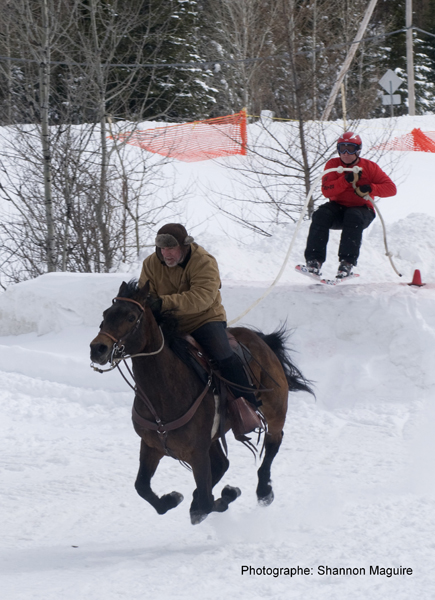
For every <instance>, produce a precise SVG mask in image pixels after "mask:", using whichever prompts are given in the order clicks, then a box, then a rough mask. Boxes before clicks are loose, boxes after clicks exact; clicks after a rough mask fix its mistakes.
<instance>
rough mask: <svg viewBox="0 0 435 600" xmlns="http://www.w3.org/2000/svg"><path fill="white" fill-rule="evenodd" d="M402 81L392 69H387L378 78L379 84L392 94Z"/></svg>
mask: <svg viewBox="0 0 435 600" xmlns="http://www.w3.org/2000/svg"><path fill="white" fill-rule="evenodd" d="M402 82H403V79H400V77H399V76H398V75H396V73H395V72H394V71H392V70H391V69H388V71H387V72H386V73H385V75H384V76H383V77H381V79H380V80H379V85H381V86H382V87H383V88H384V90H385V91H386V92H387V93H388V94H393V93H394V92H395V91H396V90H397V88H398V87H399V86H400V84H401V83H402Z"/></svg>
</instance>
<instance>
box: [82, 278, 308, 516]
mask: <svg viewBox="0 0 435 600" xmlns="http://www.w3.org/2000/svg"><path fill="white" fill-rule="evenodd" d="M148 297H149V285H148V284H146V285H145V286H143V287H142V288H138V286H137V282H136V281H131V282H130V283H128V284H127V283H125V282H124V283H123V284H122V285H121V287H120V289H119V292H118V296H117V298H116V299H115V300H114V301H113V304H112V306H111V307H110V308H108V309H107V310H105V311H104V313H103V322H102V324H101V327H100V332H99V334H98V335H97V337H96V338H95V339H94V340H93V341H92V342H91V360H92V361H93V362H94V363H97V364H99V365H105V364H107V363H108V362H109V361H112V364H114V363H113V361H114V360H115V362H116V356H118V357H120V356H123V355H129V356H132V370H133V372H132V375H133V377H134V382H135V385H136V387H135V392H136V393H135V399H134V404H133V425H134V428H135V430H136V433H137V434H138V435H139V436H140V438H141V449H140V466H139V472H138V475H137V479H136V483H135V487H136V490H137V492H138V494H139V495H140V496H141V497H142V498H144V499H145V500H147V501H148V502H149V503H150V504H151V505H152V506H153V507H154V508H155V509H156V511H157V512H158V513H159V514H164V513H166V512H167V511H168V510H170V509H171V508H175V507H176V506H177V505H178V504H179V503H180V502H181V501H182V500H183V497H182V495H181V494H179V493H178V492H171V493H169V494H165V495H163V496H161V497H159V496H157V495H156V494H155V493H154V492H153V490H152V489H151V478H152V477H153V475H154V473H155V471H156V469H157V466H158V464H159V462H160V460H161V459H162V457H163V456H165V455H169V456H171V457H173V458H176V459H178V460H180V461H181V462H183V463H186V464H187V465H189V466H190V467H191V469H192V471H193V476H194V478H195V483H196V490H195V491H194V493H193V501H192V504H191V506H190V517H191V522H192V523H193V524H196V523H200V522H201V521H202V520H203V519H205V518H206V516H207V515H208V514H209V513H210V512H212V511H217V512H223V511H225V510H227V508H228V505H229V503H230V502H232V501H233V500H235V499H236V498H237V497H238V496H239V495H240V490H239V489H238V488H235V487H231V486H225V487H224V488H223V490H222V492H221V497H220V498H218V499H216V500H215V499H214V496H213V493H212V490H213V487H214V486H215V485H216V484H217V483H218V482H219V481H220V479H222V477H223V475H224V474H225V472H226V471H227V469H228V467H229V461H228V459H227V457H226V456H225V454H224V452H223V449H222V446H221V442H220V439H219V437H220V433H219V429H218V428H217V427H216V415H217V412H218V409H217V404H216V399H215V397H214V393H213V390H212V386H211V385H210V379H209V381H208V383H207V384H206V385H205V387H204V382H203V381H202V380H201V378H200V377H199V376H198V374H197V373H195V371H194V370H192V368H191V366H189V365H188V364H186V363H185V362H184V361H183V360H181V359H180V358H179V355H178V354H176V353H175V352H174V351H173V349H172V348H171V345H172V346H173V344H172V343H171V342H173V341H174V340H176V339H177V335H176V333H175V332H174V331H171V325H172V328H173V323H174V321H176V319H175V318H174V317H173V316H172V317H171V315H169V317H168V315H166V318H165V313H156V314H153V312H152V310H151V308H150V307H149V305H148V303H147V300H148ZM230 331H231V333H232V334H233V335H234V336H235V338H236V339H237V340H238V341H239V342H241V343H243V344H244V345H245V346H246V347H247V348H248V350H249V352H250V353H251V354H252V356H253V359H254V360H253V361H252V362H251V364H250V366H251V369H252V372H253V375H254V378H255V380H256V381H257V382H259V385H260V386H261V388H264V389H265V390H266V389H267V390H269V391H264V392H259V393H258V394H257V396H258V399H259V400H261V401H262V403H263V404H262V412H263V414H264V416H265V418H266V421H267V425H268V430H267V433H266V434H265V444H264V458H263V461H262V463H261V466H260V468H259V469H258V485H257V490H256V492H257V498H258V501H259V502H260V503H261V504H264V505H268V504H270V503H271V502H272V500H273V491H272V485H271V481H270V471H271V465H272V461H273V459H274V458H275V456H276V454H277V452H278V450H279V447H280V445H281V441H282V437H283V426H284V421H285V417H286V412H287V398H288V393H289V390H290V391H297V390H303V391H306V392H310V393H312V391H311V389H310V386H309V383H308V382H307V381H306V380H305V379H304V377H303V376H302V374H301V373H300V371H299V370H298V369H297V368H296V367H295V366H294V365H293V364H292V363H291V362H290V359H289V357H288V356H287V354H286V350H285V347H284V337H285V332H284V331H283V330H280V331H278V332H275V333H273V334H270V335H264V334H261V333H256V332H255V331H252V330H250V329H247V328H244V327H237V328H232V329H231V330H230ZM180 339H181V338H180V337H178V340H180ZM116 353H118V354H116ZM134 355H139V356H134ZM260 365H261V366H260ZM193 405H194V406H193ZM186 413H188V415H187V417H189V418H188V419H187V421H186V418H187V417H186ZM229 428H230V424H229V423H227V424H226V429H227V430H228V429H229Z"/></svg>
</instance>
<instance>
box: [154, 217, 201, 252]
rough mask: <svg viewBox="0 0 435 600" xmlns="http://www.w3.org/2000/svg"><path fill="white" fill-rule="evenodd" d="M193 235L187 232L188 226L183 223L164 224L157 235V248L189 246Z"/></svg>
mask: <svg viewBox="0 0 435 600" xmlns="http://www.w3.org/2000/svg"><path fill="white" fill-rule="evenodd" d="M192 242H193V237H192V236H191V235H188V234H187V231H186V228H185V227H184V226H183V225H181V223H167V225H163V227H161V228H160V229H159V230H158V232H157V236H156V246H157V248H174V247H175V246H189V244H191V243H192Z"/></svg>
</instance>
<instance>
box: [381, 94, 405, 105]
mask: <svg viewBox="0 0 435 600" xmlns="http://www.w3.org/2000/svg"><path fill="white" fill-rule="evenodd" d="M401 103H402V96H399V94H392V95H391V96H390V95H388V96H382V104H385V105H386V106H389V105H390V104H401Z"/></svg>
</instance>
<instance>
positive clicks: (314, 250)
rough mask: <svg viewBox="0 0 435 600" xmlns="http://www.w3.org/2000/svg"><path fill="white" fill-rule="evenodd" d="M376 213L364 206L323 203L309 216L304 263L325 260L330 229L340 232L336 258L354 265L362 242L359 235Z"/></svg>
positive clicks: (322, 261)
mask: <svg viewBox="0 0 435 600" xmlns="http://www.w3.org/2000/svg"><path fill="white" fill-rule="evenodd" d="M375 216H376V215H375V211H374V210H373V209H372V208H371V207H370V206H368V205H367V204H365V205H364V206H343V205H342V204H338V202H327V203H326V204H322V206H320V207H319V208H318V209H317V210H316V211H315V212H314V213H313V217H312V222H311V227H310V231H309V234H308V239H307V246H306V248H305V260H306V261H309V260H318V261H320V262H321V263H324V262H325V260H326V246H327V244H328V240H329V230H330V229H341V230H342V233H341V239H340V246H339V248H338V257H339V259H340V260H345V261H347V262H349V263H351V264H352V265H356V264H357V261H358V256H359V250H360V247H361V242H362V233H363V231H364V229H366V228H367V227H368V226H369V225H370V223H371V222H372V221H373V219H374V218H375Z"/></svg>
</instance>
